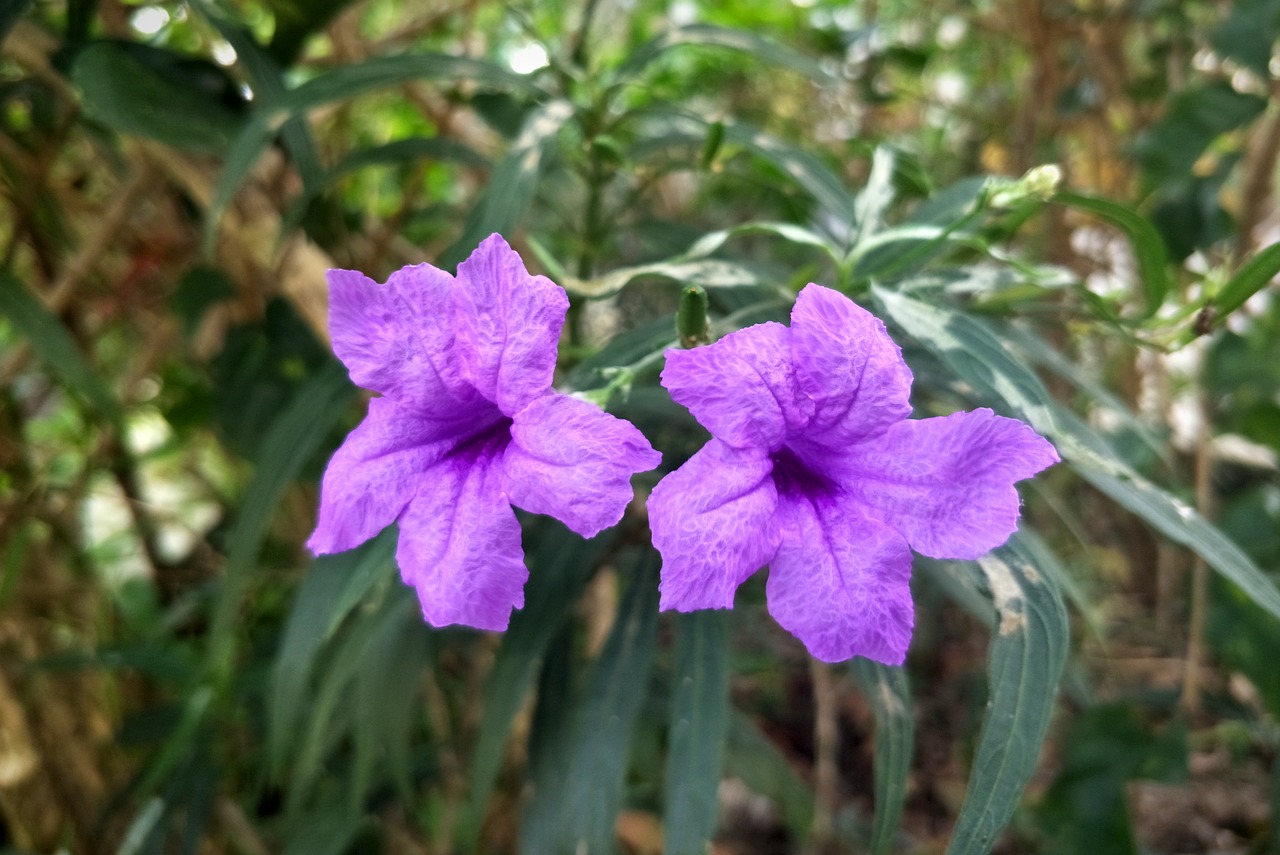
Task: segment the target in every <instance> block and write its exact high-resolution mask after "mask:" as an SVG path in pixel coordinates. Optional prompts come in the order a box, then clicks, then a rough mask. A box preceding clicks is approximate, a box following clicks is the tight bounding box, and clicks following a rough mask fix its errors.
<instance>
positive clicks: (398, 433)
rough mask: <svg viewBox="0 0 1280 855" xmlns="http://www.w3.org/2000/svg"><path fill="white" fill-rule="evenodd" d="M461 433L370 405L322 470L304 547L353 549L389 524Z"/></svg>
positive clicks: (389, 402)
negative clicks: (312, 526) (312, 523)
mask: <svg viewBox="0 0 1280 855" xmlns="http://www.w3.org/2000/svg"><path fill="white" fill-rule="evenodd" d="M462 429H463V428H462V427H461V426H459V425H458V424H457V423H455V422H445V423H441V422H438V421H432V420H429V419H427V418H426V417H424V415H423V414H422V413H421V412H419V411H418V410H417V408H415V407H414V406H413V405H411V404H405V403H401V402H399V401H396V400H394V399H391V398H374V399H373V400H371V401H370V402H369V413H368V415H366V416H365V419H364V421H363V422H361V423H360V424H359V426H357V427H356V429H355V430H353V431H352V432H351V433H350V434H349V435H348V436H347V438H346V440H345V441H344V442H343V443H342V446H341V447H339V448H338V450H337V452H335V453H334V455H333V458H332V459H330V461H329V465H328V467H327V468H326V469H325V472H324V480H323V482H322V483H321V485H320V514H319V520H318V522H317V524H316V530H315V533H314V534H312V535H311V539H310V540H308V541H307V547H308V548H309V549H310V550H311V551H312V552H313V553H315V554H316V555H325V554H328V553H331V552H342V551H343V550H346V549H354V548H355V547H357V546H359V545H360V544H362V543H364V542H365V541H366V540H368V539H369V538H371V537H373V536H374V535H375V534H377V533H378V532H380V531H382V530H383V529H384V528H386V527H387V526H389V525H391V523H392V522H394V521H395V519H396V517H397V516H399V515H400V512H401V511H402V510H403V509H404V507H405V505H406V504H408V502H409V500H410V499H411V498H413V494H414V492H415V491H416V490H417V489H418V487H419V486H420V485H421V483H422V479H423V478H424V477H425V475H424V473H425V472H426V471H427V470H428V469H429V468H430V467H431V466H432V465H434V464H435V462H436V461H438V460H439V459H440V458H441V457H443V456H444V455H445V454H446V453H447V452H448V451H449V450H450V449H452V448H453V446H454V445H455V444H456V440H455V437H456V436H457V435H458V434H459V433H460V432H461V430H462Z"/></svg>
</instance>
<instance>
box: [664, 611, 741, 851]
mask: <svg viewBox="0 0 1280 855" xmlns="http://www.w3.org/2000/svg"><path fill="white" fill-rule="evenodd" d="M728 626H729V614H728V612H724V611H717V610H708V611H701V612H693V613H690V614H678V615H676V651H675V653H676V662H675V671H674V673H673V674H672V681H673V682H672V686H673V691H672V694H671V733H670V737H669V744H668V747H667V769H666V808H665V809H664V810H663V852H664V853H666V855H705V853H706V852H707V846H708V844H709V843H710V841H711V836H712V835H713V834H714V833H715V827H716V806H717V802H716V797H717V793H718V790H719V786H720V776H721V769H722V765H723V761H724V747H725V742H726V741H727V739H728V737H729V633H728Z"/></svg>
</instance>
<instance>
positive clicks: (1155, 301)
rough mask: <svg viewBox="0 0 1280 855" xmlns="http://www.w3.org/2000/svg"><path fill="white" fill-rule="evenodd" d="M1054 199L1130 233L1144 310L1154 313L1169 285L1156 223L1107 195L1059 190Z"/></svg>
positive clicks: (1163, 252)
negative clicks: (1098, 195)
mask: <svg viewBox="0 0 1280 855" xmlns="http://www.w3.org/2000/svg"><path fill="white" fill-rule="evenodd" d="M1053 201H1055V202H1057V203H1058V204H1060V205H1066V206H1067V207H1069V208H1075V209H1077V210H1080V211H1084V212H1086V213H1089V214H1093V215H1094V216H1096V217H1100V218H1101V219H1104V220H1106V221H1107V222H1109V223H1111V224H1112V225H1113V226H1116V227H1117V228H1119V229H1121V230H1122V231H1123V232H1124V233H1125V234H1127V235H1128V236H1129V242H1130V243H1131V244H1132V246H1133V253H1134V255H1135V256H1137V260H1138V275H1139V276H1140V277H1141V279H1142V294H1143V300H1144V302H1145V304H1146V314H1147V315H1148V316H1150V315H1152V314H1154V313H1155V311H1156V310H1157V309H1159V308H1160V306H1161V305H1162V304H1163V303H1164V300H1165V297H1166V296H1168V294H1169V288H1170V287H1171V282H1170V280H1169V261H1168V257H1167V255H1166V253H1165V246H1164V238H1162V237H1160V233H1159V232H1158V231H1156V228H1155V226H1153V225H1151V223H1150V222H1149V221H1148V220H1147V218H1146V217H1144V216H1142V215H1141V214H1139V213H1138V212H1137V211H1135V210H1133V209H1132V208H1130V207H1128V206H1127V205H1122V204H1120V203H1119V202H1113V201H1111V200H1109V199H1100V198H1098V197H1096V196H1085V195H1084V194H1081V193H1058V194H1057V195H1055V196H1054V197H1053Z"/></svg>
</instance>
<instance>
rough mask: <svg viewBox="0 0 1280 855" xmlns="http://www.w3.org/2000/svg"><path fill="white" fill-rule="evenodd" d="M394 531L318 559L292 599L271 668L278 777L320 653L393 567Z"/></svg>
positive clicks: (272, 745) (273, 759)
mask: <svg viewBox="0 0 1280 855" xmlns="http://www.w3.org/2000/svg"><path fill="white" fill-rule="evenodd" d="M395 543H396V531H395V530H394V529H390V530H388V531H386V532H383V533H382V534H381V535H379V536H378V537H377V538H376V539H374V540H373V541H371V542H369V543H367V544H365V545H364V546H362V547H360V548H359V549H354V550H351V551H349V552H343V553H339V554H338V555H325V556H321V557H320V558H317V559H316V560H315V562H314V563H313V564H312V565H311V570H310V572H308V573H307V575H306V577H305V578H304V579H303V580H302V584H300V585H299V586H298V589H297V591H296V592H295V593H294V596H293V604H292V606H291V607H290V609H289V617H288V619H287V620H286V621H285V625H284V632H283V634H282V635H281V637H280V649H279V651H278V652H277V653H276V659H275V664H274V665H273V667H272V678H271V683H272V691H271V694H270V696H269V698H268V701H267V705H268V711H269V718H268V721H269V738H268V744H269V745H270V749H271V750H270V755H269V756H270V759H271V767H272V768H273V769H274V770H275V771H276V773H278V772H279V770H280V768H281V764H282V762H283V760H284V755H285V752H286V750H287V748H288V745H289V744H290V742H291V741H292V739H293V737H294V734H295V729H296V727H297V725H298V723H299V722H300V721H301V720H302V719H303V718H304V717H305V716H306V714H307V710H308V707H309V704H307V703H305V702H304V697H303V693H304V690H305V688H306V686H307V683H308V681H309V679H310V677H311V672H312V666H313V665H314V663H315V657H316V654H317V653H319V652H320V648H321V647H322V646H323V645H324V643H325V642H327V641H328V640H329V639H331V638H332V637H333V634H334V632H335V631H336V630H337V628H338V625H339V624H340V623H341V622H342V620H343V619H344V618H345V617H346V616H347V615H348V614H349V613H350V611H351V609H353V608H355V606H356V605H357V604H358V603H359V602H360V601H361V600H362V599H363V598H364V597H365V595H367V594H368V593H369V591H370V590H371V589H372V588H373V587H374V585H376V584H377V583H378V582H379V581H381V580H383V579H385V578H387V576H388V575H389V574H390V572H391V569H392V568H393V567H394V566H395V564H394V561H393V559H392V555H393V553H394V551H395Z"/></svg>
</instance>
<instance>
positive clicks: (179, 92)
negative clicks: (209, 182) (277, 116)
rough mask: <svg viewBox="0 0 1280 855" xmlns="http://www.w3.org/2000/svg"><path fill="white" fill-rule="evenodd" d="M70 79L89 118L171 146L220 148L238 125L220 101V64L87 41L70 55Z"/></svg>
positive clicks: (225, 87) (135, 46)
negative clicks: (74, 56)
mask: <svg viewBox="0 0 1280 855" xmlns="http://www.w3.org/2000/svg"><path fill="white" fill-rule="evenodd" d="M71 80H72V82H73V83H74V84H75V86H76V88H77V89H78V90H79V91H80V94H81V98H82V100H83V102H84V108H85V111H86V112H87V113H88V114H89V116H91V117H92V118H94V119H97V120H98V121H100V122H102V123H103V124H105V125H107V126H108V127H111V128H112V129H114V130H116V131H119V132H121V133H125V134H136V135H138V136H144V137H149V138H151V139H154V140H158V141H160V142H162V143H166V144H168V145H172V146H175V147H177V148H189V149H196V150H200V151H214V152H217V151H222V150H224V149H225V148H226V147H227V145H228V144H229V143H230V141H231V140H232V139H233V138H234V137H235V135H236V133H237V132H238V131H239V129H240V127H241V124H242V119H241V116H240V115H239V114H238V112H237V111H236V110H234V109H232V108H231V107H228V106H227V105H226V101H225V99H226V94H227V92H228V91H234V90H232V89H231V87H230V86H229V85H228V81H227V78H226V75H225V74H224V73H223V72H222V70H221V69H220V68H218V67H217V66H215V65H212V64H210V63H205V62H201V61H197V60H193V59H188V58H185V57H181V56H178V55H177V54H174V53H171V52H170V51H166V50H162V49H160V48H153V47H149V46H147V45H141V44H123V43H116V42H97V43H94V44H91V45H89V46H88V47H86V48H84V49H83V50H82V51H80V53H79V54H78V55H77V56H76V61H75V65H74V66H73V67H72V69H71Z"/></svg>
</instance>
